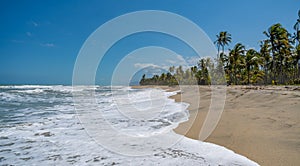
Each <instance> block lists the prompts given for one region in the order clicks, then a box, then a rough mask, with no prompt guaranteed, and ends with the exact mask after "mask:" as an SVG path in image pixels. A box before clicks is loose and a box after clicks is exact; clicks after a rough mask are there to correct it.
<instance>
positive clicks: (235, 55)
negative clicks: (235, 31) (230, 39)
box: [229, 43, 245, 85]
mask: <svg viewBox="0 0 300 166" xmlns="http://www.w3.org/2000/svg"><path fill="white" fill-rule="evenodd" d="M244 52H245V46H244V45H242V44H241V43H237V44H236V45H235V46H234V48H233V49H232V50H230V52H229V65H230V67H229V68H230V69H231V72H233V79H234V83H235V85H237V84H238V80H237V75H238V74H241V73H240V72H241V67H242V66H243V55H244ZM238 72H239V73H238ZM231 77H232V76H231ZM231 81H232V80H231Z"/></svg>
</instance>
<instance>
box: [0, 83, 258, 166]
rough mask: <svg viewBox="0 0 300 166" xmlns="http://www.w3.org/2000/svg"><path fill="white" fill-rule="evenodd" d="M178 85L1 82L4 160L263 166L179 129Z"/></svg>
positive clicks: (0, 153)
mask: <svg viewBox="0 0 300 166" xmlns="http://www.w3.org/2000/svg"><path fill="white" fill-rule="evenodd" d="M174 94H176V92H166V91H163V90H159V89H131V88H129V87H122V86H119V87H116V86H115V87H105V86H76V87H72V86H59V85H58V86H39V85H20V86H0V165H257V164H256V163H255V162H253V161H250V160H248V159H247V158H245V157H243V156H241V155H238V154H235V153H234V152H232V151H230V150H228V149H226V148H224V147H221V146H218V145H214V144H210V143H205V142H200V141H197V140H192V139H189V138H186V137H183V136H181V135H178V134H175V133H174V132H173V131H172V129H174V128H175V127H176V126H177V125H178V124H179V123H181V122H183V121H186V120H188V117H189V113H188V110H187V108H188V104H187V103H176V102H175V101H174V100H172V99H169V98H168V97H169V96H171V95H174Z"/></svg>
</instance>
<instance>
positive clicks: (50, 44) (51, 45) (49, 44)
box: [41, 43, 55, 47]
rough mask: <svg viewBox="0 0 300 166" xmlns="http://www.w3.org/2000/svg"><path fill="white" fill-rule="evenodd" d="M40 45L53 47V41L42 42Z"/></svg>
mask: <svg viewBox="0 0 300 166" xmlns="http://www.w3.org/2000/svg"><path fill="white" fill-rule="evenodd" d="M41 46H43V47H55V45H54V44H53V43H42V44H41Z"/></svg>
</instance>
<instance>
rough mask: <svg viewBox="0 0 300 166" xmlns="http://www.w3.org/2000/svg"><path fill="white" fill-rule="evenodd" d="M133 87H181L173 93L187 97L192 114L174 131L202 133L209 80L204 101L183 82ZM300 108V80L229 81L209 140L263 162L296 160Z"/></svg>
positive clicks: (184, 99)
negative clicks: (293, 83) (279, 82)
mask: <svg viewBox="0 0 300 166" xmlns="http://www.w3.org/2000/svg"><path fill="white" fill-rule="evenodd" d="M132 87H133V88H161V89H164V90H167V91H176V90H180V88H183V89H184V90H182V89H181V90H182V91H181V93H178V94H176V95H174V96H171V97H170V98H172V99H174V100H175V101H176V102H187V103H189V104H190V106H189V108H188V110H189V113H190V117H189V120H188V121H186V122H183V123H181V124H179V126H178V127H177V128H175V129H174V131H175V132H176V133H178V134H181V135H185V136H186V137H189V138H192V139H196V140H197V139H198V136H199V132H200V130H201V127H202V123H203V121H204V119H205V117H206V114H207V112H208V108H209V105H210V103H211V101H210V100H211V91H210V88H209V86H198V88H199V92H200V103H198V102H199V101H198V100H197V97H196V96H197V95H199V93H198V92H195V91H191V90H190V91H189V88H185V87H184V86H183V87H182V86H180V88H179V87H178V86H176V87H168V86H132ZM182 95H184V97H182ZM198 104H199V105H198ZM299 108H300V87H299V86H229V87H227V93H226V102H225V108H224V112H223V114H222V117H221V119H220V121H219V123H218V125H217V127H216V129H215V130H214V131H213V133H212V134H211V135H210V136H209V137H208V138H207V139H206V140H205V142H210V143H214V144H218V145H221V146H224V147H226V148H228V149H230V150H233V151H234V152H236V153H238V154H241V155H243V156H245V157H247V158H249V159H251V160H253V161H255V162H257V163H258V164H260V165H278V166H279V165H298V164H299V163H300V159H299V157H298V154H299V153H300V147H299V144H300V138H299V136H300V130H299V128H300V112H299ZM186 131H187V132H186Z"/></svg>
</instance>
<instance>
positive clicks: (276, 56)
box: [264, 23, 292, 83]
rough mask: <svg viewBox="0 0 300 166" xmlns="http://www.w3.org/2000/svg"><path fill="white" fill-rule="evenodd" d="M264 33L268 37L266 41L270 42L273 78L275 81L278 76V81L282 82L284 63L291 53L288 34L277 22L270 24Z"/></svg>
mask: <svg viewBox="0 0 300 166" xmlns="http://www.w3.org/2000/svg"><path fill="white" fill-rule="evenodd" d="M264 34H265V35H266V36H267V37H268V38H269V39H268V41H269V42H270V44H271V52H272V63H273V64H272V73H273V80H274V81H275V82H276V81H277V78H279V83H284V80H283V78H284V77H283V76H284V70H285V67H286V66H287V65H285V64H286V61H287V59H289V56H291V53H292V52H291V48H292V46H291V45H290V40H289V37H290V34H289V33H288V31H287V30H286V29H285V28H283V27H282V25H281V24H279V23H277V24H274V25H272V26H271V27H270V28H269V29H268V32H266V31H265V32H264Z"/></svg>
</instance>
